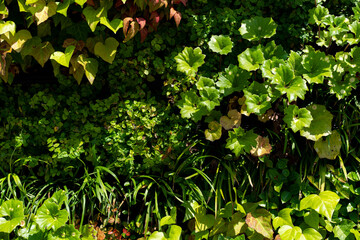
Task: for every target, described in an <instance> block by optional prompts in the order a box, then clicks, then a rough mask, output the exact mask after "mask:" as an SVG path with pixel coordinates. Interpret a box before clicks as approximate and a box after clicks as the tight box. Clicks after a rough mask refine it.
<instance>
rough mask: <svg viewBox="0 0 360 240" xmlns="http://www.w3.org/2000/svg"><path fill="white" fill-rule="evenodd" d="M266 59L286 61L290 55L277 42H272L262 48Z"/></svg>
mask: <svg viewBox="0 0 360 240" xmlns="http://www.w3.org/2000/svg"><path fill="white" fill-rule="evenodd" d="M262 51H263V53H264V58H265V59H274V60H275V59H284V60H285V59H286V58H287V57H288V54H287V53H286V52H285V50H284V49H283V47H282V46H281V45H277V44H276V43H275V41H274V40H273V41H271V42H269V43H268V44H266V46H265V47H262Z"/></svg>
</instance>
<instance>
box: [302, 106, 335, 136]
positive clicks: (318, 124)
mask: <svg viewBox="0 0 360 240" xmlns="http://www.w3.org/2000/svg"><path fill="white" fill-rule="evenodd" d="M306 109H307V110H309V111H310V113H311V116H312V117H313V120H312V121H311V124H310V126H309V127H304V128H303V129H301V130H300V135H301V136H303V137H306V138H307V139H309V140H312V141H317V140H319V139H320V138H321V137H324V136H327V135H330V134H331V122H332V119H333V115H332V114H331V113H330V112H329V111H328V110H326V108H325V106H323V105H319V104H312V105H309V106H307V107H306Z"/></svg>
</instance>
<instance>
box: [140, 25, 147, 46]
mask: <svg viewBox="0 0 360 240" xmlns="http://www.w3.org/2000/svg"><path fill="white" fill-rule="evenodd" d="M147 35H148V30H147V28H143V29H141V30H140V36H141V43H143V42H144V41H145V39H146V37H147Z"/></svg>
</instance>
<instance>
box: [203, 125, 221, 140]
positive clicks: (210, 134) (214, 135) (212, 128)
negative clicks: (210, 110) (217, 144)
mask: <svg viewBox="0 0 360 240" xmlns="http://www.w3.org/2000/svg"><path fill="white" fill-rule="evenodd" d="M221 129H222V127H221V125H220V124H219V123H218V122H216V121H212V122H210V123H209V129H206V130H205V138H206V139H207V140H209V141H211V142H213V141H215V140H219V139H220V138H221Z"/></svg>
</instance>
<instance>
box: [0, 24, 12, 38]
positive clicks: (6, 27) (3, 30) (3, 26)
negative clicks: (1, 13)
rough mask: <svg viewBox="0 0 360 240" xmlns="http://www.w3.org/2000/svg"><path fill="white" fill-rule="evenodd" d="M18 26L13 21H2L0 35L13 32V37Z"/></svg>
mask: <svg viewBox="0 0 360 240" xmlns="http://www.w3.org/2000/svg"><path fill="white" fill-rule="evenodd" d="M15 31H16V25H15V23H14V22H13V21H6V22H5V21H0V35H1V34H4V33H6V32H11V34H12V35H15Z"/></svg>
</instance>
